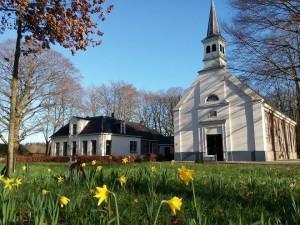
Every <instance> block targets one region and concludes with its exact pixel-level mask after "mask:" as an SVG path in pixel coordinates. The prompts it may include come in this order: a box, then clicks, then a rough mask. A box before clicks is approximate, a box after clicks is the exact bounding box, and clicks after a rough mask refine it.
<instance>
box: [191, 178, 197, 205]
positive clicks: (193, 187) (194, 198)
mask: <svg viewBox="0 0 300 225" xmlns="http://www.w3.org/2000/svg"><path fill="white" fill-rule="evenodd" d="M192 191H193V200H194V207H195V210H196V211H197V201H196V193H195V186H194V181H192Z"/></svg>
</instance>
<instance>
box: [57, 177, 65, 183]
mask: <svg viewBox="0 0 300 225" xmlns="http://www.w3.org/2000/svg"><path fill="white" fill-rule="evenodd" d="M63 182H64V178H63V177H62V176H59V177H58V178H57V183H58V184H62V183H63Z"/></svg>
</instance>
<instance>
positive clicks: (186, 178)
mask: <svg viewBox="0 0 300 225" xmlns="http://www.w3.org/2000/svg"><path fill="white" fill-rule="evenodd" d="M178 172H179V178H180V180H182V181H183V182H185V184H186V185H188V184H189V182H190V181H192V180H193V170H189V169H186V168H185V167H184V166H182V167H181V168H179V169H178Z"/></svg>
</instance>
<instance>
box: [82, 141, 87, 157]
mask: <svg viewBox="0 0 300 225" xmlns="http://www.w3.org/2000/svg"><path fill="white" fill-rule="evenodd" d="M82 150H83V155H87V154H88V142H87V141H83V142H82Z"/></svg>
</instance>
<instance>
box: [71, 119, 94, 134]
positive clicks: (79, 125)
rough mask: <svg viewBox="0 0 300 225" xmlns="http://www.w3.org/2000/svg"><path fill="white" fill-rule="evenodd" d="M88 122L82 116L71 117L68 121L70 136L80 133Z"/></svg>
mask: <svg viewBox="0 0 300 225" xmlns="http://www.w3.org/2000/svg"><path fill="white" fill-rule="evenodd" d="M88 122H89V120H87V119H84V118H79V117H72V118H71V120H70V123H69V134H70V135H72V136H74V135H77V134H80V133H81V131H82V130H83V129H84V128H85V127H86V125H87V124H88Z"/></svg>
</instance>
